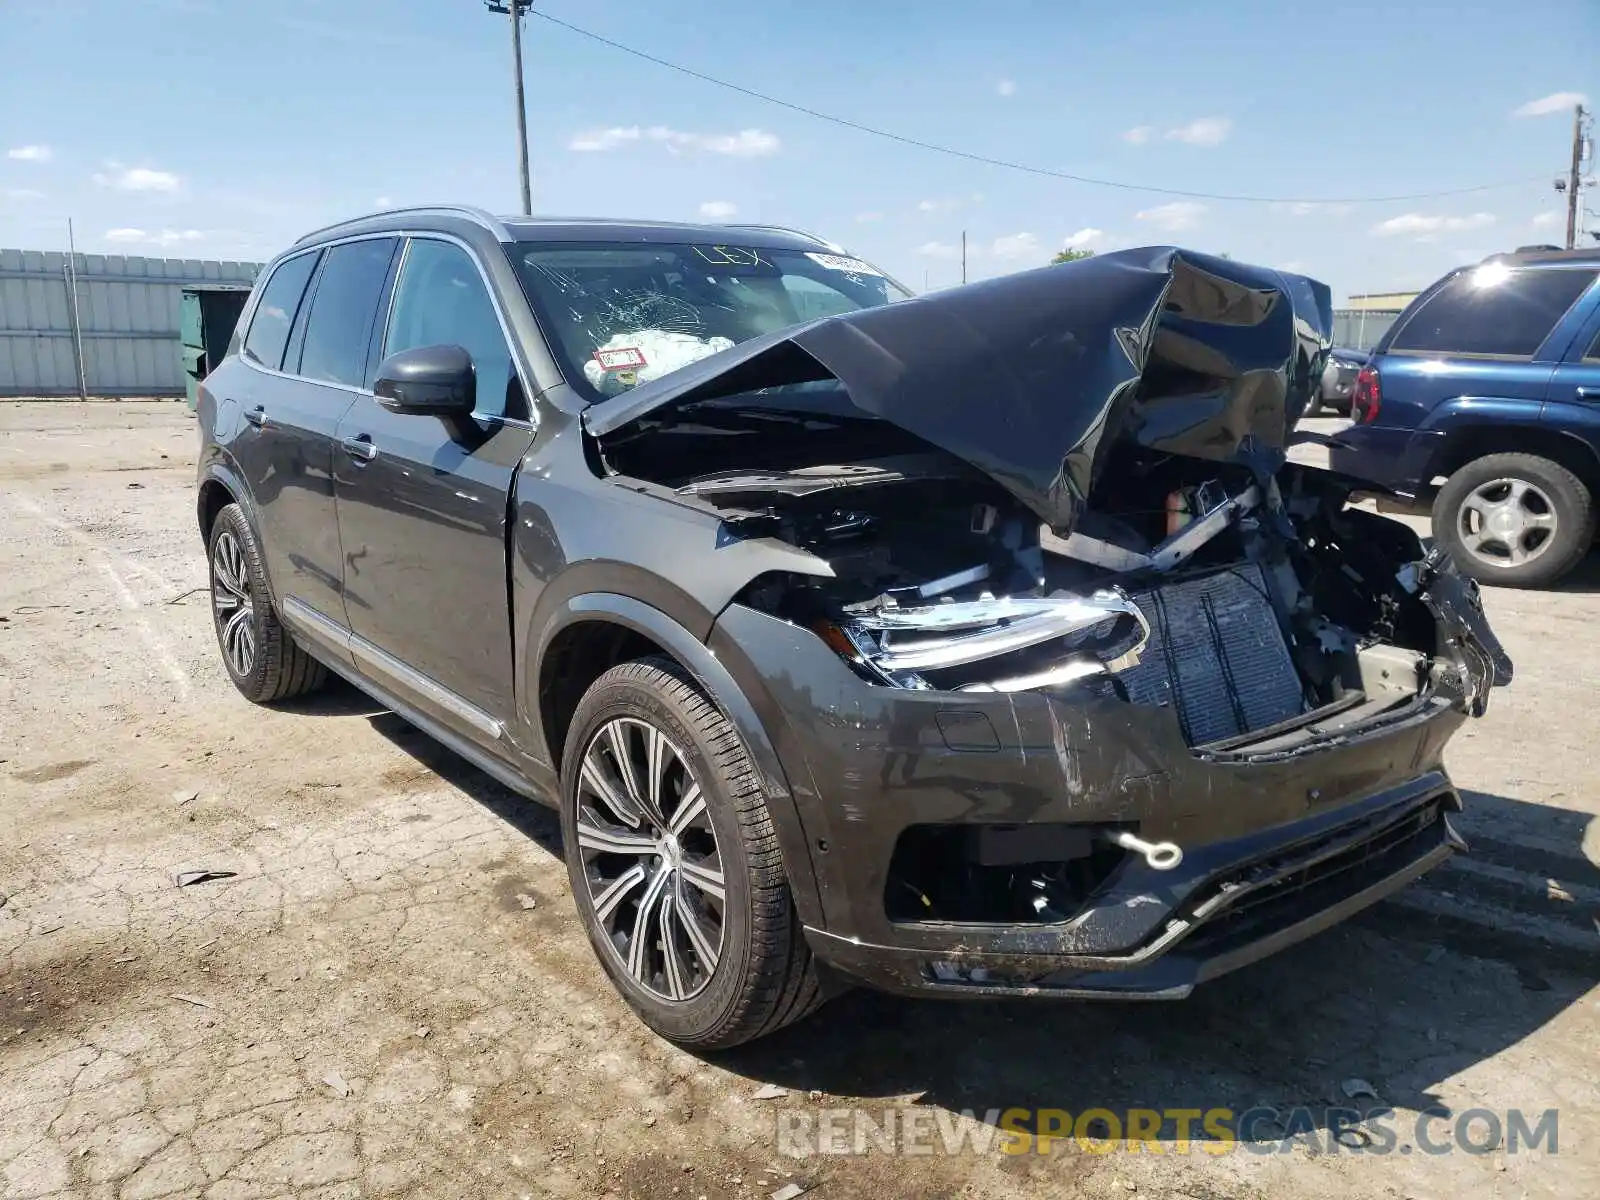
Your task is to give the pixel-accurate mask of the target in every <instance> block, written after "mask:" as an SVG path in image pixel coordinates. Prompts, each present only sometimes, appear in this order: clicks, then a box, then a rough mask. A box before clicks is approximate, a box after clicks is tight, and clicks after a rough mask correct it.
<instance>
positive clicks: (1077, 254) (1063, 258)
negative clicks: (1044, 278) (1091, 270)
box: [1050, 247, 1094, 267]
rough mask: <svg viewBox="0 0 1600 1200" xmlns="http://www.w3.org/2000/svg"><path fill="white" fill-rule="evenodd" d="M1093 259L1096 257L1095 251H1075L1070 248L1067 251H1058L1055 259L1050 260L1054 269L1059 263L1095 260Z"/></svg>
mask: <svg viewBox="0 0 1600 1200" xmlns="http://www.w3.org/2000/svg"><path fill="white" fill-rule="evenodd" d="M1093 257H1094V251H1093V250H1073V249H1071V248H1070V247H1069V248H1068V249H1066V250H1057V251H1056V254H1055V257H1054V258H1052V259H1051V260H1050V265H1051V266H1052V267H1053V266H1055V265H1056V264H1057V263H1064V262H1077V261H1078V260H1079V259H1080V258H1093Z"/></svg>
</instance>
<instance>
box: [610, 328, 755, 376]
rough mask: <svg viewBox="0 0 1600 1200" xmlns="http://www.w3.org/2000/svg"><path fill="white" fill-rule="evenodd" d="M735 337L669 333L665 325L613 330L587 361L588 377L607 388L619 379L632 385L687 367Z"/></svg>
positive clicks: (726, 344)
mask: <svg viewBox="0 0 1600 1200" xmlns="http://www.w3.org/2000/svg"><path fill="white" fill-rule="evenodd" d="M732 347H733V340H732V339H731V338H725V337H712V338H701V337H695V336H694V335H693V334H692V333H669V332H668V331H667V330H665V329H637V330H633V331H632V332H629V333H618V334H613V335H612V336H611V337H609V338H607V339H606V341H605V342H603V343H602V344H601V345H599V346H596V347H595V348H594V356H593V357H592V358H590V359H589V361H588V362H586V363H584V364H583V375H584V378H585V379H587V380H588V381H589V384H590V386H591V387H594V388H604V390H610V389H609V388H605V387H604V385H605V384H606V382H607V377H608V376H609V377H610V381H611V387H615V386H616V384H617V383H621V384H624V385H630V386H631V385H632V384H635V383H648V382H649V381H650V380H652V379H659V378H660V377H661V376H663V375H666V374H669V373H670V372H672V371H676V370H677V369H678V368H679V367H687V366H688V365H689V364H690V363H692V362H698V361H700V359H702V358H705V357H707V356H708V355H712V354H715V353H717V351H719V350H729V349H731V348H732Z"/></svg>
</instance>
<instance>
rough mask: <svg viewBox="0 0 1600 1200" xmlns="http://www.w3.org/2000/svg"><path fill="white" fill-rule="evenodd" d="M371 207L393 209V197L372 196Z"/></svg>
mask: <svg viewBox="0 0 1600 1200" xmlns="http://www.w3.org/2000/svg"><path fill="white" fill-rule="evenodd" d="M372 206H373V207H374V208H393V207H394V197H393V196H374V197H373V198H372Z"/></svg>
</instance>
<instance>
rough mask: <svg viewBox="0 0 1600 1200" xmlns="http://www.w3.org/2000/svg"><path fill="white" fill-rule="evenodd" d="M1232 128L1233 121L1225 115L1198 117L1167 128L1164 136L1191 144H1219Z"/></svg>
mask: <svg viewBox="0 0 1600 1200" xmlns="http://www.w3.org/2000/svg"><path fill="white" fill-rule="evenodd" d="M1232 130H1233V122H1232V121H1231V120H1230V119H1229V118H1227V117H1200V118H1198V119H1197V120H1194V121H1190V122H1189V123H1188V124H1187V125H1178V126H1176V127H1174V128H1172V129H1169V130H1167V133H1166V137H1167V140H1168V141H1169V142H1187V143H1188V144H1189V145H1191V146H1220V145H1222V143H1223V142H1225V141H1227V140H1228V134H1229V133H1230V132H1232Z"/></svg>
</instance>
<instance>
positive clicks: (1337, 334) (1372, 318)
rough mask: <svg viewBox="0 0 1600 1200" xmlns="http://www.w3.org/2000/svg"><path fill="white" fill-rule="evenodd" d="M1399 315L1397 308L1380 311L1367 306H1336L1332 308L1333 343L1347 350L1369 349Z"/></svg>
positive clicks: (1387, 330)
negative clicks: (1392, 310)
mask: <svg viewBox="0 0 1600 1200" xmlns="http://www.w3.org/2000/svg"><path fill="white" fill-rule="evenodd" d="M1399 316H1400V311H1399V310H1398V309H1396V310H1395V311H1394V312H1380V311H1378V310H1376V309H1369V308H1336V309H1334V310H1333V344H1334V345H1335V346H1343V347H1345V348H1346V349H1347V350H1371V349H1372V348H1373V347H1374V346H1376V345H1377V344H1378V339H1379V338H1381V337H1382V336H1383V335H1384V334H1385V333H1387V332H1389V326H1391V325H1393V324H1394V323H1395V321H1396V320H1398V319H1399Z"/></svg>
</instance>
